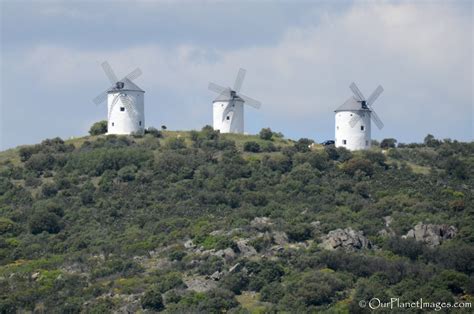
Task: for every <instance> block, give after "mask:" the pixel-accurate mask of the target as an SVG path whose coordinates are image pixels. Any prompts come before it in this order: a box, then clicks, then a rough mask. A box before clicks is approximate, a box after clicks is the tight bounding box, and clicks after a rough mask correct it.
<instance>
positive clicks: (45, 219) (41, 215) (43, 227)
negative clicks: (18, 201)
mask: <svg viewBox="0 0 474 314" xmlns="http://www.w3.org/2000/svg"><path fill="white" fill-rule="evenodd" d="M29 227H30V231H31V233H33V234H38V233H41V232H43V231H46V232H48V233H58V232H59V231H60V230H61V222H60V218H59V217H58V216H57V215H56V214H54V213H51V212H48V211H46V210H38V211H36V212H35V213H33V215H32V216H31V217H30V219H29Z"/></svg>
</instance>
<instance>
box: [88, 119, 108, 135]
mask: <svg viewBox="0 0 474 314" xmlns="http://www.w3.org/2000/svg"><path fill="white" fill-rule="evenodd" d="M105 133H107V121H105V120H102V121H99V122H96V123H94V124H93V125H92V126H91V128H90V130H89V134H90V135H101V134H105Z"/></svg>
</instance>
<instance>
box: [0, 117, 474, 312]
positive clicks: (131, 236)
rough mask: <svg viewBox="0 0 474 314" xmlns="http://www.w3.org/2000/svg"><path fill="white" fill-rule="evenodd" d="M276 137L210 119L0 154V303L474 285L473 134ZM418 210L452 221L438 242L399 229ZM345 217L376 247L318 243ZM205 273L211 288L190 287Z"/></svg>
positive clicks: (93, 306)
mask: <svg viewBox="0 0 474 314" xmlns="http://www.w3.org/2000/svg"><path fill="white" fill-rule="evenodd" d="M281 137H282V136H280V135H279V134H275V133H273V132H272V136H271V140H268V139H262V138H260V137H259V135H250V136H248V135H240V134H220V133H219V132H218V131H215V130H213V129H212V127H210V126H205V127H204V128H203V129H202V130H200V131H192V132H173V131H159V133H157V132H156V131H154V130H153V129H151V132H148V133H147V134H145V136H143V137H133V136H115V135H107V136H97V137H88V138H84V139H74V140H71V141H66V142H64V141H62V140H61V139H59V138H55V139H49V140H45V141H43V142H42V143H40V144H37V145H32V146H24V147H21V148H18V149H16V150H12V151H7V152H0V157H1V158H0V160H2V162H0V216H1V217H0V234H1V239H0V261H1V265H3V266H0V278H4V279H5V280H4V281H3V282H0V311H3V312H15V311H18V312H21V311H23V312H28V311H30V312H33V311H34V310H35V307H36V311H44V312H65V313H66V312H74V313H76V312H85V313H109V312H116V311H120V310H121V309H123V308H124V306H125V305H126V304H127V302H129V300H128V299H127V298H129V297H130V298H133V297H137V298H142V297H141V296H142V293H143V297H144V298H142V300H141V301H142V302H144V303H143V304H148V305H149V307H148V305H144V307H146V308H148V309H149V310H150V311H155V310H156V309H152V308H154V306H155V305H156V306H158V307H159V308H160V309H161V310H163V309H164V308H162V306H163V304H164V302H163V299H162V297H163V294H164V299H165V301H166V302H165V304H166V309H164V310H165V311H167V312H170V313H175V312H177V313H189V312H205V313H220V312H239V311H244V312H245V311H247V310H248V311H250V312H251V311H253V310H254V309H255V308H256V307H258V309H259V310H262V311H269V312H272V311H273V312H291V313H293V312H296V313H308V312H337V311H342V312H348V311H350V312H355V313H356V312H358V311H360V307H359V306H358V304H357V301H358V299H368V298H371V297H372V296H379V297H381V298H382V297H383V298H385V297H387V298H389V297H392V296H397V297H398V296H399V297H403V298H404V299H406V300H417V299H418V298H420V297H423V298H424V299H425V298H433V299H437V300H438V299H439V300H443V301H450V300H451V301H456V300H459V299H461V298H469V297H470V296H471V295H472V294H473V291H474V287H473V285H472V277H473V276H474V268H473V263H472V260H474V249H473V243H474V231H473V230H474V228H473V223H474V221H473V220H472V218H471V216H472V215H470V211H471V209H472V208H473V206H474V203H473V202H474V199H473V197H472V196H471V194H472V193H471V190H470V187H471V186H473V182H472V180H473V171H472V169H474V159H473V158H472V156H473V155H474V144H473V143H461V142H457V141H455V140H443V141H441V140H436V139H434V138H431V137H430V138H429V139H428V140H427V141H426V143H422V144H418V143H411V144H403V143H400V144H399V145H398V147H391V146H392V145H391V144H390V143H389V144H390V145H388V148H389V149H388V150H387V152H386V153H385V152H384V153H383V154H382V153H381V149H380V148H379V147H377V146H373V147H372V149H371V150H369V151H360V152H350V151H348V150H346V149H344V148H335V147H331V146H325V147H322V146H320V145H311V144H312V141H311V140H309V139H300V140H299V141H297V142H294V141H291V140H285V139H282V138H281ZM388 140H390V139H388ZM248 142H254V143H257V144H258V145H259V147H260V149H259V151H258V152H253V153H251V154H250V153H247V152H246V151H245V150H248V149H245V147H246V146H248V144H246V143H248ZM385 142H387V141H385ZM392 142H393V141H392ZM72 143H74V145H72ZM385 144H386V143H384V145H385ZM247 148H248V147H247ZM12 154H18V155H17V157H12V156H13V155H12ZM10 159H11V160H10ZM387 216H390V217H391V218H392V222H391V224H390V226H389V227H387V226H386V225H385V223H386V221H385V219H386V217H387ZM262 217H268V218H265V219H263V218H262ZM255 218H259V220H255ZM258 221H260V223H259V222H258ZM261 221H263V223H261ZM316 221H319V223H313V222H316ZM420 221H421V222H424V223H432V224H447V225H453V226H455V227H456V228H457V230H458V232H457V234H456V236H455V237H454V239H446V240H444V241H443V243H442V244H441V245H439V246H436V247H429V246H427V245H425V244H423V243H422V242H416V241H414V240H412V239H403V238H402V236H403V235H405V234H406V233H407V232H408V230H410V229H412V228H413V227H414V226H415V225H416V224H417V223H418V222H420ZM256 222H257V223H256ZM347 227H351V228H353V229H354V230H361V231H363V232H364V234H365V235H366V236H367V237H368V238H369V239H370V240H371V241H372V243H373V244H375V245H376V246H377V249H376V250H360V251H357V250H356V251H355V252H350V251H344V250H342V249H337V250H335V251H327V250H324V249H323V248H322V246H321V245H320V243H321V240H322V238H321V236H324V235H325V234H327V233H328V232H329V231H331V230H334V229H337V228H347ZM383 229H385V234H387V232H388V233H391V232H392V231H393V232H394V233H395V235H394V236H385V235H384V233H381V231H382V230H383ZM189 239H192V242H193V244H194V245H193V247H192V248H190V247H185V245H184V243H185V241H187V240H189ZM241 240H245V243H247V244H246V245H247V246H251V247H253V248H254V249H255V250H256V251H257V254H255V252H254V251H253V250H252V248H250V247H248V248H245V246H243V245H242V243H241V242H240V241H241ZM287 241H288V242H289V243H287ZM237 243H239V245H237ZM186 246H187V244H186ZM239 247H240V249H239ZM228 248H230V249H231V250H230V251H229V250H226V251H225V256H223V254H224V253H223V251H220V250H225V249H228ZM241 249H242V250H241ZM215 272H219V273H218V274H220V276H222V278H221V279H220V280H218V281H216V282H214V284H215V285H217V288H214V289H211V290H209V291H207V292H199V293H198V292H193V291H191V289H189V288H188V287H187V286H186V284H185V282H186V283H189V284H190V285H194V284H196V283H199V282H200V281H204V280H206V281H207V280H212V279H210V278H209V276H211V275H213V274H214V273H215ZM0 281H1V280H0ZM207 283H209V281H207ZM249 292H256V293H257V294H256V295H255V297H254V298H253V297H252V298H250V299H251V302H252V306H249V304H247V303H246V301H242V300H243V299H245V298H247V297H248V296H251V295H252V294H251V293H249ZM112 294H113V295H114V296H113V297H110V295H112ZM235 294H243V296H242V298H241V297H238V298H239V300H241V301H242V304H241V305H240V304H239V303H238V302H237V300H236V299H235ZM126 295H131V296H126ZM259 295H260V299H259V297H258V296H259ZM125 296H126V297H125ZM145 296H146V297H145ZM160 298H161V299H160ZM147 299H148V300H149V301H147ZM145 301H146V302H145ZM155 301H156V303H155ZM261 302H269V303H261ZM160 304H161V307H160ZM240 306H242V307H240ZM264 308H265V309H264Z"/></svg>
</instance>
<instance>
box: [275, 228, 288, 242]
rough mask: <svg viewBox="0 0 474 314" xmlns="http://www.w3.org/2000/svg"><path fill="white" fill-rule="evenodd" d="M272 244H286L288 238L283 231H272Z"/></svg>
mask: <svg viewBox="0 0 474 314" xmlns="http://www.w3.org/2000/svg"><path fill="white" fill-rule="evenodd" d="M272 237H273V242H274V243H275V244H277V245H285V244H288V236H287V235H286V233H285V232H283V231H274V232H273V234H272Z"/></svg>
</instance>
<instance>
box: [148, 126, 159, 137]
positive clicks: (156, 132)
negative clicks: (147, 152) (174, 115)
mask: <svg viewBox="0 0 474 314" xmlns="http://www.w3.org/2000/svg"><path fill="white" fill-rule="evenodd" d="M145 134H150V135H152V136H153V137H156V138H160V137H163V134H162V133H161V131H160V130H158V129H156V128H154V127H149V128H148V129H146V130H145Z"/></svg>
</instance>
